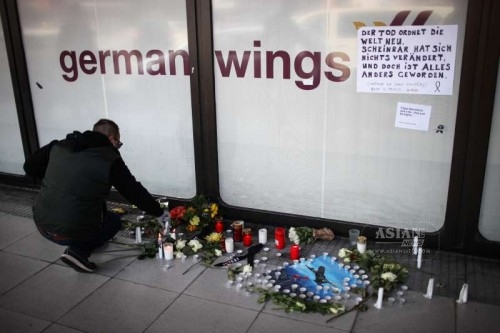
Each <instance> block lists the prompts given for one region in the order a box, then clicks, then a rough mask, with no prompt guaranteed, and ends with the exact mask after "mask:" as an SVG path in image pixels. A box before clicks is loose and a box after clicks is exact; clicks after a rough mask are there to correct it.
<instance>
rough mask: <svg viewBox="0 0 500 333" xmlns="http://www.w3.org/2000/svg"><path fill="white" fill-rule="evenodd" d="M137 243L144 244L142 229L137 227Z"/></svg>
mask: <svg viewBox="0 0 500 333" xmlns="http://www.w3.org/2000/svg"><path fill="white" fill-rule="evenodd" d="M135 242H136V243H142V235H141V227H135Z"/></svg>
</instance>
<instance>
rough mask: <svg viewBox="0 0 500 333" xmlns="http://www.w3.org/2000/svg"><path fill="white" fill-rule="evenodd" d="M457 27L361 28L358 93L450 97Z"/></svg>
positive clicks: (359, 37)
mask: <svg viewBox="0 0 500 333" xmlns="http://www.w3.org/2000/svg"><path fill="white" fill-rule="evenodd" d="M456 44H457V26H456V25H440V26H437V25H425V26H397V27H395V26H384V27H362V28H360V29H359V30H358V64H357V66H358V69H357V91H358V92H371V93H394V94H427V95H451V94H452V93H453V79H454V75H455V55H456V51H457V50H456Z"/></svg>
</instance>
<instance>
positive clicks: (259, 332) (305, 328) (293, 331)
mask: <svg viewBox="0 0 500 333" xmlns="http://www.w3.org/2000/svg"><path fill="white" fill-rule="evenodd" d="M267 332H287V333H304V332H314V333H327V332H328V333H345V332H346V331H343V330H339V329H336V328H332V327H325V326H319V325H314V324H311V323H309V322H303V321H298V320H290V318H283V317H277V316H273V315H270V314H267V313H261V314H259V316H258V317H257V320H256V321H255V322H254V323H253V324H252V327H251V328H250V330H249V331H248V333H267ZM374 332H376V331H374Z"/></svg>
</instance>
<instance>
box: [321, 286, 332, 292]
mask: <svg viewBox="0 0 500 333" xmlns="http://www.w3.org/2000/svg"><path fill="white" fill-rule="evenodd" d="M320 287H321V286H320ZM323 290H324V291H325V293H327V292H328V291H329V290H330V286H324V287H323Z"/></svg>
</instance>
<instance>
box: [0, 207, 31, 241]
mask: <svg viewBox="0 0 500 333" xmlns="http://www.w3.org/2000/svg"><path fill="white" fill-rule="evenodd" d="M0 227H1V228H2V232H1V233H0V249H3V248H5V247H7V246H9V245H11V244H14V243H15V242H17V241H18V240H20V239H21V238H24V237H26V236H28V235H29V234H31V233H33V232H35V231H36V227H35V222H33V219H31V218H26V217H19V216H14V215H8V214H5V215H3V216H2V218H1V220H0Z"/></svg>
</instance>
